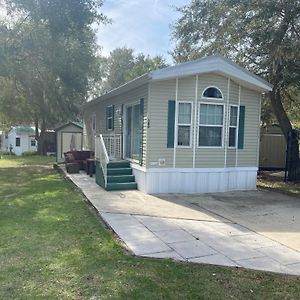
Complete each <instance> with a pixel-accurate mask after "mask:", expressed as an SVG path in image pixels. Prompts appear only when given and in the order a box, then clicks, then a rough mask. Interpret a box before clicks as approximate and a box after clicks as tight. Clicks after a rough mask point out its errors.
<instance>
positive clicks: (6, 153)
mask: <svg viewBox="0 0 300 300" xmlns="http://www.w3.org/2000/svg"><path fill="white" fill-rule="evenodd" d="M0 155H4V156H5V155H16V154H15V153H14V152H9V151H2V152H1V151H0Z"/></svg>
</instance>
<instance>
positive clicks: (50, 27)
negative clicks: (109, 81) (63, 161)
mask: <svg viewBox="0 0 300 300" xmlns="http://www.w3.org/2000/svg"><path fill="white" fill-rule="evenodd" d="M75 2H76V3H75ZM75 2H74V1H71V0H64V1H62V0H53V1H42V0H6V5H7V9H8V13H9V14H10V13H13V14H14V19H13V20H11V21H10V22H3V23H2V24H1V27H0V41H1V42H2V43H1V45H0V58H2V59H0V76H2V79H3V80H2V81H0V84H1V82H2V83H3V82H6V83H7V86H8V87H9V86H10V87H11V89H10V90H11V91H12V92H11V93H10V94H6V95H3V93H2V97H0V99H2V101H0V105H1V110H5V111H6V115H7V116H10V117H11V120H13V116H16V115H17V116H18V118H19V120H21V119H22V118H21V116H22V114H23V115H27V116H28V117H30V120H31V122H34V123H35V125H36V138H37V139H38V141H39V152H40V153H44V152H45V149H44V147H43V146H44V136H45V131H46V129H47V127H49V126H53V125H55V124H57V123H58V122H61V121H66V120H68V119H69V118H72V117H75V116H76V115H77V114H78V107H79V105H80V104H81V103H83V102H84V101H85V100H86V97H87V94H88V90H89V88H90V84H91V83H92V82H93V80H91V76H93V75H94V74H93V72H91V71H94V69H93V68H92V66H93V65H94V63H95V62H96V51H97V46H96V40H95V33H94V31H93V30H92V28H91V25H92V24H93V23H94V22H104V21H105V18H104V16H103V15H102V14H101V13H100V12H99V8H100V6H101V5H102V1H93V0H85V1H75ZM15 16H17V18H16V17H15ZM7 90H9V89H7ZM20 99H22V101H24V103H25V104H26V105H25V108H26V109H24V110H22V112H21V113H18V112H16V111H13V109H14V108H13V107H12V103H13V102H14V101H15V102H17V103H18V104H20V103H21V102H20ZM17 106H19V105H17ZM38 127H40V129H41V131H40V133H39V131H38V130H37V129H38Z"/></svg>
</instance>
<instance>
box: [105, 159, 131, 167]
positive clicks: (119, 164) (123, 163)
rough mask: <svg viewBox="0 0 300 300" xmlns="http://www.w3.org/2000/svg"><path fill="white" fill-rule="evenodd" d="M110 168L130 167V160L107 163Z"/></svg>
mask: <svg viewBox="0 0 300 300" xmlns="http://www.w3.org/2000/svg"><path fill="white" fill-rule="evenodd" d="M107 168H108V169H116V168H117V169H121V168H130V162H129V161H126V160H121V161H111V162H110V163H108V164H107Z"/></svg>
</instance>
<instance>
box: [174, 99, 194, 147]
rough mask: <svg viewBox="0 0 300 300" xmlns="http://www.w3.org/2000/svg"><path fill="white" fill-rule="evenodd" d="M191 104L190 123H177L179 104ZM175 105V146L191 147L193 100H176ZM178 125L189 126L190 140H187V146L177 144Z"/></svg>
mask: <svg viewBox="0 0 300 300" xmlns="http://www.w3.org/2000/svg"><path fill="white" fill-rule="evenodd" d="M181 103H183V104H191V121H190V124H188V123H179V104H181ZM176 104H177V107H176V148H183V149H184V148H186V149H189V148H192V127H193V101H183V100H180V101H177V103H176ZM179 126H190V141H189V146H182V145H178V129H179Z"/></svg>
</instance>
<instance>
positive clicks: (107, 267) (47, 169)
mask: <svg viewBox="0 0 300 300" xmlns="http://www.w3.org/2000/svg"><path fill="white" fill-rule="evenodd" d="M51 163H52V161H51V159H49V158H47V159H45V158H40V157H31V158H28V157H23V158H4V159H1V160H0V228H1V234H0V299H93V300H95V299H298V298H299V295H300V278H297V277H294V276H284V275H277V274H270V273H263V272H257V271H250V270H243V269H236V268H223V267H217V266H209V265H198V264H191V263H180V262H174V261H171V260H159V259H146V258H145V259H144V258H139V257H133V256H130V255H128V254H127V253H126V251H125V250H124V248H123V247H122V246H121V245H120V244H119V243H118V241H117V240H116V239H114V238H113V235H112V234H111V232H110V231H109V230H108V229H106V228H105V227H104V226H103V225H102V223H101V221H100V220H99V219H98V218H97V216H96V214H95V212H94V211H93V209H91V208H90V206H89V205H88V204H87V203H86V202H85V201H84V200H83V198H82V196H81V195H80V194H79V193H78V192H77V191H76V189H75V188H74V187H73V185H72V184H70V183H69V182H68V181H67V180H65V179H64V178H63V177H62V175H60V174H58V173H57V172H55V171H54V170H53V169H52V168H51Z"/></svg>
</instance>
